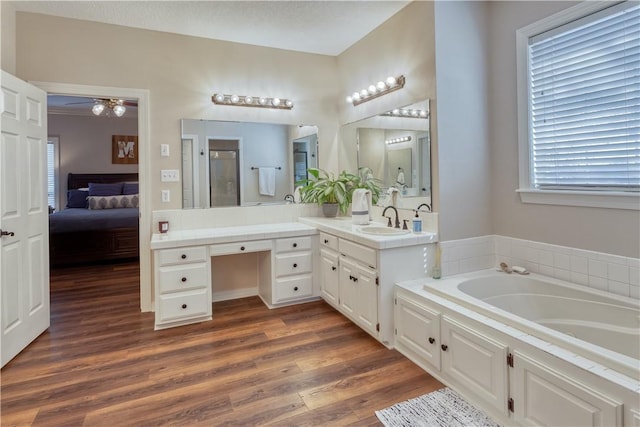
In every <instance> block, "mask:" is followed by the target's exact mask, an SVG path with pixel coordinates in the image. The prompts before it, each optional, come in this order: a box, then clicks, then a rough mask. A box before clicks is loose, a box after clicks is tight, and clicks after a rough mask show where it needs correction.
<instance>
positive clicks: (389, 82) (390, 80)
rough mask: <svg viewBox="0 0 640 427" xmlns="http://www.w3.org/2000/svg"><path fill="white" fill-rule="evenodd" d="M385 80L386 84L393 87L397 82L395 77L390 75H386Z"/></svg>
mask: <svg viewBox="0 0 640 427" xmlns="http://www.w3.org/2000/svg"><path fill="white" fill-rule="evenodd" d="M385 82H386V83H387V86H389V87H393V86H395V84H396V83H397V81H396V78H395V77H392V76H389V77H387V80H385Z"/></svg>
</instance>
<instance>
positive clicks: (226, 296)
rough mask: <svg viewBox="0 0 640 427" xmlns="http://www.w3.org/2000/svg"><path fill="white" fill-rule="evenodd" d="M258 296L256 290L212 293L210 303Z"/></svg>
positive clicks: (247, 289) (246, 289)
mask: <svg viewBox="0 0 640 427" xmlns="http://www.w3.org/2000/svg"><path fill="white" fill-rule="evenodd" d="M256 295H258V288H257V287H255V288H244V289H234V290H231V291H220V292H213V293H212V295H211V301H212V302H219V301H228V300H231V299H238V298H247V297H255V296H256Z"/></svg>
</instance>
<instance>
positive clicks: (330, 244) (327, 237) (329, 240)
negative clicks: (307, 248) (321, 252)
mask: <svg viewBox="0 0 640 427" xmlns="http://www.w3.org/2000/svg"><path fill="white" fill-rule="evenodd" d="M320 247H321V248H330V249H333V250H334V251H337V250H338V238H337V237H336V236H332V235H331V234H327V233H323V232H320Z"/></svg>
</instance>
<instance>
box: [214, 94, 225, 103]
mask: <svg viewBox="0 0 640 427" xmlns="http://www.w3.org/2000/svg"><path fill="white" fill-rule="evenodd" d="M216 102H220V103H222V102H224V95H223V94H221V93H218V94H216Z"/></svg>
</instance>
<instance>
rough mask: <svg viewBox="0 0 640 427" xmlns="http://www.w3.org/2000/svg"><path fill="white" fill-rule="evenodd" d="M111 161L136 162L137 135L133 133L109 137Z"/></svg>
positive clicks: (123, 163) (121, 163) (129, 163)
mask: <svg viewBox="0 0 640 427" xmlns="http://www.w3.org/2000/svg"><path fill="white" fill-rule="evenodd" d="M111 163H113V164H120V165H131V164H137V163H138V137H137V136H135V135H113V137H112V138H111Z"/></svg>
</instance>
